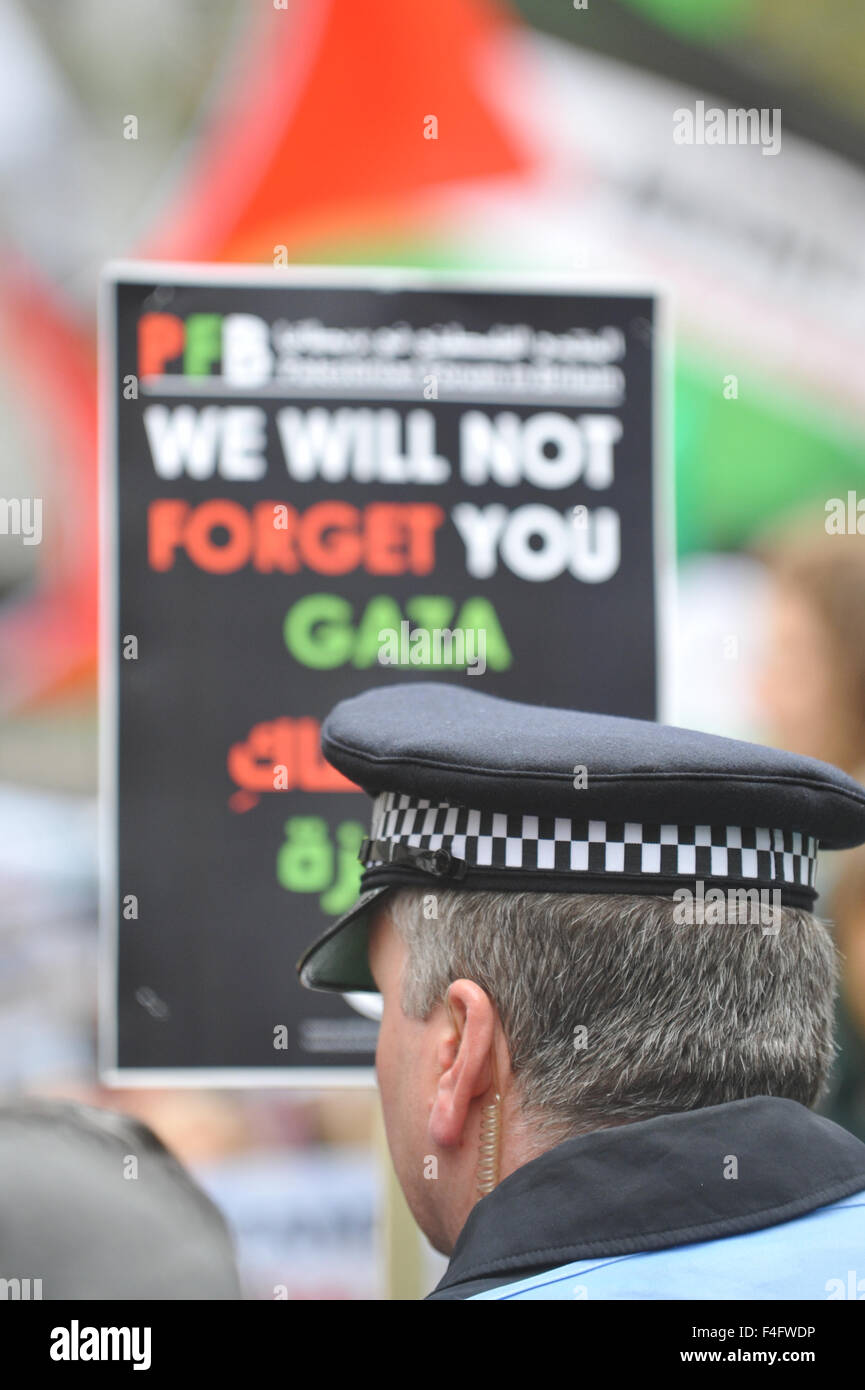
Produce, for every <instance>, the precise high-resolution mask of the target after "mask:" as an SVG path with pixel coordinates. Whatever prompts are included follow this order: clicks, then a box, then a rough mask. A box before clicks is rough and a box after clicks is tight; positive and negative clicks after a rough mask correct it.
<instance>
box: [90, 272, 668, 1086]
mask: <svg viewBox="0 0 865 1390" xmlns="http://www.w3.org/2000/svg"><path fill="white" fill-rule="evenodd" d="M103 310H104V314H103V352H102V391H103V403H104V405H105V430H104V478H103V483H104V494H105V496H104V502H105V506H104V519H105V524H104V552H103V555H104V580H103V599H104V605H103V607H104V623H103V672H104V685H103V708H102V717H103V779H104V784H103V792H104V797H105V865H106V872H105V878H104V898H103V903H104V912H103V916H104V924H103V927H104V940H105V945H106V963H105V972H106V973H105V976H104V979H103V1014H102V1030H101V1031H102V1039H101V1051H102V1068H103V1073H104V1074H105V1075H106V1076H109V1077H110V1076H113V1075H116V1074H117V1073H121V1074H122V1075H123V1076H125V1077H127V1078H129V1079H131V1078H132V1076H133V1073H136V1072H137V1073H141V1074H142V1075H143V1074H147V1073H153V1072H158V1073H160V1077H159V1079H160V1081H162V1082H166V1081H171V1080H175V1081H185V1080H192V1081H195V1080H198V1081H205V1080H214V1081H215V1080H224V1081H226V1082H242V1081H247V1080H248V1081H249V1082H250V1083H251V1084H268V1083H271V1082H272V1083H274V1084H279V1083H282V1084H300V1083H304V1082H312V1083H313V1084H317V1085H321V1084H329V1083H334V1082H335V1083H339V1084H343V1083H349V1084H350V1083H351V1082H352V1081H360V1080H367V1079H368V1078H369V1074H370V1073H369V1068H370V1067H371V1064H372V1058H373V1051H374V1045H375V1031H376V1025H375V1023H374V1022H373V1021H372V1020H371V1019H369V1018H368V1017H365V1016H364V1015H363V1014H361V1013H359V1012H358V1011H357V1010H356V1009H355V1008H354V1007H353V1006H352V1005H351V1004H350V1003H348V1002H346V1000H344V999H343V998H342V997H340V996H330V995H326V994H321V993H310V992H308V991H305V990H302V989H301V988H300V986H299V985H298V983H297V978H296V973H295V962H296V961H297V958H298V956H299V955H300V954H301V951H302V950H303V948H304V947H305V945H306V944H307V943H308V942H309V941H311V940H312V939H313V937H314V936H316V935H317V934H318V933H319V932H320V931H321V930H322V929H323V928H324V927H325V926H326V925H327V923H328V922H330V921H332V920H333V918H334V916H335V915H336V914H337V913H338V912H339V911H342V910H344V908H345V907H346V906H348V905H349V904H350V902H351V901H352V900H353V896H354V891H355V887H356V882H357V876H358V872H359V868H358V866H357V862H356V851H357V845H358V843H359V839H360V836H361V833H362V832H363V831H364V830H365V829H366V825H367V820H368V810H369V804H368V801H367V799H366V797H365V796H363V794H362V793H360V792H358V791H356V790H352V789H351V788H350V787H348V786H347V785H346V784H344V783H343V782H342V781H341V779H339V778H337V777H336V775H335V774H334V772H333V770H332V769H329V768H328V766H327V765H326V764H325V763H323V761H322V760H321V757H320V753H319V750H318V728H319V724H320V721H321V720H322V719H323V717H324V715H325V714H326V713H327V711H328V710H329V709H330V708H331V707H332V705H334V704H335V703H336V702H337V701H338V700H340V699H342V698H344V697H345V696H348V695H352V694H355V693H357V692H359V691H361V690H364V689H367V688H368V687H370V686H372V685H376V684H382V683H384V682H389V681H393V680H398V681H412V680H416V679H423V680H429V679H442V680H451V681H454V682H461V683H464V684H467V685H468V686H470V687H472V688H476V689H479V690H484V691H485V692H487V693H490V694H493V695H501V696H506V697H509V698H513V699H520V700H527V701H531V702H535V703H543V704H548V705H553V706H555V705H561V706H570V707H572V708H584V709H588V710H599V711H605V712H608V713H614V714H622V715H631V716H638V717H647V718H651V717H655V716H656V715H657V713H658V688H659V680H660V674H661V670H660V662H659V655H658V653H659V633H658V628H659V621H658V619H659V606H660V604H659V594H660V592H661V589H662V585H661V583H660V581H659V576H661V577H662V576H663V573H664V572H665V569H666V554H665V547H664V543H663V542H661V543H659V540H658V537H659V535H662V534H663V531H664V527H660V528H659V525H658V520H659V518H658V510H659V508H661V509H662V510H663V509H664V496H665V490H664V489H665V486H666V484H664V485H663V486H662V485H661V483H660V482H659V479H660V478H661V476H662V474H663V470H662V469H661V467H660V464H661V459H660V453H661V450H660V447H659V444H658V439H659V433H658V425H659V420H658V411H659V406H658V401H659V399H662V397H661V393H660V390H659V386H660V378H661V375H662V370H663V369H662V357H661V353H660V351H659V342H660V341H661V340H662V339H661V334H660V332H659V306H658V300H657V298H656V296H655V295H653V294H650V293H630V292H625V291H614V292H599V291H595V290H594V289H593V290H591V291H585V290H584V291H579V290H577V289H575V288H574V287H571V286H563V285H562V284H561V283H558V284H553V283H551V282H546V281H540V280H538V281H534V282H533V281H531V280H528V281H527V280H526V279H525V278H520V279H519V280H517V279H508V280H501V281H493V280H491V279H490V280H483V279H478V278H473V279H468V278H465V279H463V278H460V277H447V278H444V277H432V276H429V275H419V274H414V273H411V272H405V273H403V272H399V273H397V272H390V271H383V272H370V271H321V270H314V269H308V270H304V271H301V270H298V269H295V268H290V269H289V268H286V269H280V270H273V271H270V270H266V271H265V270H257V269H252V268H247V267H231V268H228V267H222V268H218V269H216V268H213V267H203V266H198V267H178V266H166V265H157V264H149V265H148V264H145V263H139V264H136V265H122V266H116V267H111V268H109V271H108V273H107V275H106V279H105V285H104V302H103ZM447 633H451V634H453V636H452V637H451V638H448V637H447V635H446V634H447ZM382 634H391V635H385V636H382ZM460 634H461V636H460ZM449 643H450V645H449ZM461 643H462V647H461V645H460V644H461ZM461 657H462V658H463V663H464V664H462V665H458V664H457V663H458V662H459V661H460V658H461ZM406 659H407V664H399V665H398V664H395V663H396V662H398V661H405V660H406ZM424 659H426V660H427V661H429V662H435V661H436V660H438V662H439V664H438V665H435V664H427V665H421V664H415V663H417V662H420V661H422V660H424ZM472 665H474V667H475V668H476V669H474V670H472V669H471V667H472Z"/></svg>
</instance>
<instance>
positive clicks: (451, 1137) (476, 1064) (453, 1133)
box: [429, 980, 496, 1149]
mask: <svg viewBox="0 0 865 1390" xmlns="http://www.w3.org/2000/svg"><path fill="white" fill-rule="evenodd" d="M444 1014H445V1018H444V1021H443V1024H442V1031H441V1036H440V1038H439V1042H438V1055H437V1059H436V1060H437V1065H438V1071H439V1079H438V1085H437V1087H436V1093H435V1098H434V1100H433V1104H432V1109H431V1111H430V1118H429V1132H430V1138H431V1139H432V1140H433V1142H434V1143H435V1144H438V1145H439V1146H440V1147H441V1148H444V1149H447V1148H453V1147H455V1146H456V1145H457V1144H459V1143H461V1141H462V1138H463V1134H464V1131H465V1127H466V1122H467V1120H468V1115H469V1111H470V1109H471V1104H472V1101H473V1100H475V1099H476V1098H477V1097H478V1096H483V1095H485V1094H486V1092H487V1091H488V1090H489V1089H490V1086H491V1085H492V1075H493V1069H492V1052H493V1047H494V1045H495V1030H496V1011H495V1008H494V1006H493V1003H492V1000H491V999H490V997H489V995H488V994H486V993H485V992H484V991H483V990H482V989H481V987H480V985H477V984H475V982H474V981H473V980H455V981H454V982H453V984H452V985H451V986H450V988H449V990H448V992H447V997H446V998H445V1006H444Z"/></svg>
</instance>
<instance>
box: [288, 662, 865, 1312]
mask: <svg viewBox="0 0 865 1390" xmlns="http://www.w3.org/2000/svg"><path fill="white" fill-rule="evenodd" d="M322 745H323V749H324V752H325V756H326V757H327V758H328V760H329V761H330V762H331V763H332V764H333V765H334V766H335V767H337V768H338V769H339V770H340V772H342V773H344V774H345V775H346V776H347V777H349V778H350V779H351V780H353V781H354V782H356V783H358V784H359V785H360V786H361V787H363V788H364V790H365V791H367V792H368V793H369V795H370V796H371V797H372V798H373V799H374V804H373V813H372V825H371V830H370V835H369V838H368V839H367V840H365V841H364V844H363V846H362V848H361V859H362V861H363V863H364V876H363V880H362V884H361V889H362V891H361V895H360V897H359V899H358V902H357V903H356V904H355V906H354V907H353V908H352V909H351V911H350V912H348V913H347V914H346V915H345V916H344V917H342V918H341V919H340V920H339V921H338V922H337V923H336V924H335V925H334V926H333V927H331V928H330V929H329V930H328V931H327V932H326V933H325V934H324V935H323V936H322V937H321V938H320V939H319V940H318V941H317V942H316V943H315V944H314V945H313V946H311V947H310V949H309V950H308V951H307V952H306V954H305V956H304V957H303V959H302V960H301V962H300V964H299V966H298V970H299V973H300V977H301V980H302V982H303V983H304V984H305V985H307V986H308V987H310V988H313V989H326V990H338V991H349V990H355V991H356V990H371V991H378V992H379V993H380V994H381V996H382V999H383V1016H382V1023H381V1030H380V1036H379V1043H378V1049H377V1053H376V1069H377V1074H378V1080H379V1086H380V1089H381V1095H382V1105H383V1110H384V1117H385V1125H386V1130H387V1136H388V1143H389V1146H390V1150H391V1154H392V1157H393V1162H394V1166H395V1169H396V1172H397V1176H398V1178H399V1180H400V1183H401V1185H402V1188H403V1191H404V1192H405V1195H406V1198H407V1201H408V1203H409V1206H410V1207H411V1210H412V1212H413V1214H414V1216H415V1219H416V1220H417V1221H418V1224H419V1225H420V1226H421V1228H422V1229H423V1231H424V1232H425V1233H426V1235H427V1236H428V1238H429V1239H430V1241H431V1242H432V1244H433V1245H434V1246H435V1247H436V1248H437V1249H438V1250H440V1251H442V1252H444V1253H445V1254H447V1255H448V1256H449V1257H450V1263H449V1265H448V1269H447V1272H446V1273H445V1275H444V1277H443V1278H442V1280H441V1281H440V1283H439V1285H438V1287H437V1288H436V1289H435V1290H434V1291H433V1293H432V1294H430V1295H429V1297H430V1298H431V1299H436V1300H438V1299H512V1298H517V1299H557V1298H565V1299H573V1298H575V1297H591V1298H608V1299H649V1298H664V1299H675V1298H686V1297H687V1298H694V1297H697V1298H706V1299H725V1298H752V1299H753V1298H814V1299H825V1298H831V1297H837V1296H840V1295H839V1294H837V1292H833V1290H835V1289H836V1287H841V1286H842V1285H843V1281H844V1280H846V1279H847V1271H848V1270H849V1269H855V1268H857V1261H858V1263H859V1265H861V1261H862V1249H863V1244H865V1145H863V1144H862V1143H860V1142H859V1141H858V1140H857V1139H855V1138H853V1136H851V1135H850V1134H848V1133H847V1132H846V1131H845V1130H843V1129H841V1128H839V1127H838V1126H836V1125H834V1124H832V1123H830V1122H829V1121H828V1120H826V1119H823V1118H821V1117H818V1116H817V1115H815V1114H814V1113H813V1112H812V1109H811V1107H812V1106H813V1105H815V1103H816V1102H817V1101H818V1099H819V1097H820V1095H821V1093H822V1091H823V1088H824V1086H825V1081H826V1076H827V1071H828V1068H829V1065H830V1062H831V1056H832V1000H833V992H834V989H835V982H836V962H835V952H834V948H833V945H832V942H831V938H830V936H829V934H828V931H827V929H826V927H825V925H824V924H823V923H822V922H820V921H819V920H818V919H817V918H816V917H814V916H813V915H812V913H811V911H810V909H811V908H812V907H813V904H814V899H815V871H816V858H817V850H818V846H819V845H824V846H826V847H828V848H833V849H841V848H845V847H849V846H851V845H854V844H858V843H862V842H863V841H865V792H863V789H862V788H861V787H860V786H859V784H858V783H856V782H854V781H853V780H852V779H851V778H849V777H848V776H846V775H845V774H844V773H842V772H840V771H838V770H837V769H836V768H833V767H830V766H829V765H828V764H825V763H820V762H817V761H815V760H813V759H809V758H803V757H799V756H795V755H793V754H789V753H784V752H778V751H775V750H770V749H767V748H761V747H757V746H755V745H752V744H747V743H741V742H737V741H733V740H730V739H723V738H717V737H712V736H709V735H705V734H700V733H694V732H691V731H688V730H684V729H676V728H669V727H663V726H660V725H656V724H652V723H648V722H643V721H639V720H630V719H618V718H612V717H607V716H602V715H596V714H583V713H578V712H574V711H568V710H555V709H547V708H540V707H534V706H530V705H522V704H516V703H513V702H511V701H506V700H501V699H496V698H493V697H491V696H487V695H482V694H479V693H476V692H475V691H471V690H468V689H463V688H460V687H457V686H453V685H446V684H441V683H417V684H415V683H412V684H397V685H390V686H387V687H385V688H381V689H375V690H371V691H368V692H366V693H365V694H363V695H361V696H359V697H357V698H355V699H350V700H346V701H343V702H342V703H341V704H339V705H338V706H337V707H336V708H335V709H334V710H333V711H332V713H331V714H330V716H329V718H328V719H327V721H326V723H325V725H324V728H323V732H322Z"/></svg>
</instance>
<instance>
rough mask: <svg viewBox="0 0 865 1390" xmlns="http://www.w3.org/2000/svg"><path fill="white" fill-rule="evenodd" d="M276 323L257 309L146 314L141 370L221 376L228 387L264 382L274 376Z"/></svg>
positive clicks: (140, 326) (148, 373)
mask: <svg viewBox="0 0 865 1390" xmlns="http://www.w3.org/2000/svg"><path fill="white" fill-rule="evenodd" d="M273 365H274V352H273V348H272V346H271V332H270V325H269V324H268V323H267V322H266V320H265V319H262V318H259V317H258V315H257V314H189V315H188V317H187V318H185V319H182V318H180V317H179V315H178V314H162V313H150V314H142V316H141V318H140V319H139V321H138V375H139V377H141V378H147V377H151V378H152V377H164V376H176V375H178V374H180V375H182V376H186V377H212V376H216V377H218V378H219V379H220V380H221V382H222V384H223V385H226V386H247V387H255V386H263V385H264V384H265V383H266V382H268V381H269V380H270V379H271V377H272V375H273Z"/></svg>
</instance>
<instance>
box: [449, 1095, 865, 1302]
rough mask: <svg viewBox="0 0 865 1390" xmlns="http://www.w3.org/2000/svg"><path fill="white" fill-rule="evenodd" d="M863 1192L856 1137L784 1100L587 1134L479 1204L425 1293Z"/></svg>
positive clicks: (765, 1221) (658, 1246)
mask: <svg viewBox="0 0 865 1390" xmlns="http://www.w3.org/2000/svg"><path fill="white" fill-rule="evenodd" d="M734 1172H735V1173H736V1176H735V1177H734V1176H732V1174H733V1173H734ZM725 1173H726V1174H727V1175H728V1176H725ZM862 1189H865V1144H862V1143H861V1142H860V1141H859V1140H858V1139H856V1138H854V1137H853V1135H852V1134H848V1133H847V1131H846V1130H844V1129H841V1128H840V1127H839V1126H838V1125H835V1124H833V1123H832V1122H831V1121H830V1120H827V1119H824V1118H823V1117H822V1116H819V1115H814V1114H812V1112H811V1111H810V1110H807V1109H806V1108H805V1107H804V1106H802V1105H798V1104H797V1103H796V1102H795V1101H792V1100H780V1099H777V1098H774V1097H770V1096H756V1097H754V1098H752V1099H750V1100H738V1101H733V1102H732V1103H730V1104H728V1105H714V1106H710V1107H708V1108H707V1109H704V1110H691V1111H687V1112H685V1113H683V1114H675V1115H662V1116H659V1117H657V1118H655V1119H651V1120H641V1121H640V1122H639V1123H637V1124H632V1125H623V1126H620V1127H618V1128H615V1129H601V1130H595V1131H593V1132H592V1133H591V1134H581V1135H578V1136H577V1137H576V1138H573V1139H566V1140H565V1141H564V1143H562V1144H558V1145H557V1146H556V1147H555V1148H554V1149H550V1150H549V1151H548V1152H547V1153H545V1154H541V1156H540V1157H539V1158H535V1159H533V1160H532V1161H531V1162H530V1163H526V1164H525V1165H524V1166H523V1167H522V1168H518V1169H517V1170H516V1172H514V1173H512V1174H511V1175H510V1176H509V1177H507V1178H505V1180H504V1181H503V1182H502V1183H500V1184H499V1186H498V1187H497V1188H496V1189H495V1191H494V1192H491V1193H490V1195H489V1196H488V1197H484V1198H483V1200H482V1201H480V1202H479V1203H478V1205H477V1206H476V1207H475V1208H474V1209H473V1210H472V1212H471V1213H470V1215H469V1218H468V1220H467V1222H466V1224H465V1226H464V1227H463V1229H462V1231H461V1233H460V1236H459V1239H458V1240H457V1243H456V1245H455V1247H454V1251H453V1255H452V1257H451V1261H450V1264H449V1265H448V1268H447V1271H446V1273H445V1275H444V1277H443V1278H442V1279H441V1281H440V1282H439V1284H438V1285H437V1287H436V1288H435V1289H434V1291H433V1292H432V1293H431V1294H430V1295H429V1297H430V1298H431V1299H435V1298H466V1297H467V1296H468V1295H469V1294H470V1293H474V1292H478V1291H480V1290H481V1289H482V1288H488V1287H492V1286H495V1285H496V1284H505V1283H512V1282H514V1281H515V1280H518V1279H522V1278H526V1277H528V1276H529V1275H531V1274H534V1273H537V1272H540V1271H543V1270H547V1269H553V1268H555V1267H557V1266H559V1265H564V1264H570V1263H571V1262H572V1261H575V1260H584V1259H590V1258H594V1257H595V1256H602V1255H622V1254H630V1253H633V1252H635V1251H646V1250H662V1249H665V1248H669V1247H671V1246H676V1245H688V1244H692V1243H694V1242H696V1241H703V1240H717V1239H719V1238H720V1237H723V1236H732V1235H739V1234H741V1233H743V1232H745V1231H754V1230H759V1229H760V1228H761V1227H763V1226H774V1225H777V1224H779V1223H780V1222H782V1221H790V1220H792V1219H793V1218H794V1217H797V1216H801V1215H803V1214H804V1213H805V1212H808V1211H812V1210H814V1208H815V1207H821V1206H826V1205H828V1204H829V1203H830V1202H835V1201H838V1200H840V1199H841V1198H842V1197H847V1196H849V1195H850V1194H851V1193H853V1192H858V1191H861V1190H862Z"/></svg>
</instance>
